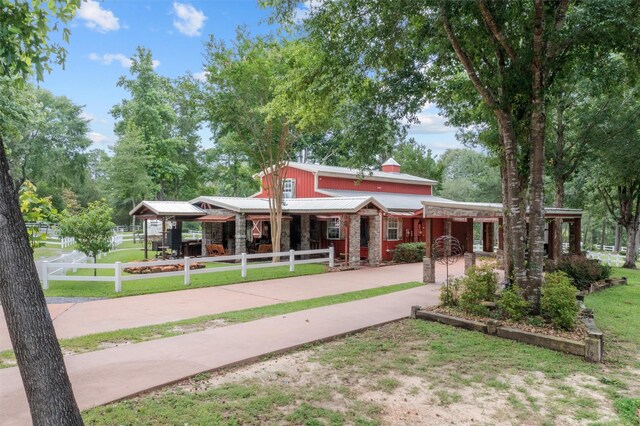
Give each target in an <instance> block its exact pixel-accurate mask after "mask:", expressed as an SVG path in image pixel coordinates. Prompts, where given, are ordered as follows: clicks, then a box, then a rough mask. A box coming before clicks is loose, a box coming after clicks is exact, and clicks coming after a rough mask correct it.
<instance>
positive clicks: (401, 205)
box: [324, 190, 448, 211]
mask: <svg viewBox="0 0 640 426" xmlns="http://www.w3.org/2000/svg"><path fill="white" fill-rule="evenodd" d="M324 192H325V193H327V194H330V195H334V196H336V197H357V196H361V197H362V196H365V197H373V198H375V199H376V200H377V201H378V202H379V203H380V204H382V205H383V206H384V207H385V208H386V209H387V210H410V211H416V210H420V209H422V202H423V201H424V200H443V201H448V200H446V199H445V198H440V197H435V196H433V195H420V194H398V193H395V192H369V191H367V192H365V191H340V190H324Z"/></svg>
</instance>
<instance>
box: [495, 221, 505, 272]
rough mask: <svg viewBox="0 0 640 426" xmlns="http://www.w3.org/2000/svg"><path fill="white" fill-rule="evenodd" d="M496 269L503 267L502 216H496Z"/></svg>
mask: <svg viewBox="0 0 640 426" xmlns="http://www.w3.org/2000/svg"><path fill="white" fill-rule="evenodd" d="M496 263H497V268H498V269H504V218H502V217H500V218H498V251H497V252H496Z"/></svg>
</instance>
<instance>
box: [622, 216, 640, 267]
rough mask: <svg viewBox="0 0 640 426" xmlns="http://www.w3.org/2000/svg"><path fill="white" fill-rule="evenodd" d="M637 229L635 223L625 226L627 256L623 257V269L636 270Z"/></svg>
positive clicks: (637, 225)
mask: <svg viewBox="0 0 640 426" xmlns="http://www.w3.org/2000/svg"><path fill="white" fill-rule="evenodd" d="M638 227H639V224H638V223H637V221H636V222H635V223H630V224H629V225H627V254H626V255H625V259H624V265H622V267H623V268H629V269H637V265H636V254H637V253H636V252H637V251H638V246H637V244H638Z"/></svg>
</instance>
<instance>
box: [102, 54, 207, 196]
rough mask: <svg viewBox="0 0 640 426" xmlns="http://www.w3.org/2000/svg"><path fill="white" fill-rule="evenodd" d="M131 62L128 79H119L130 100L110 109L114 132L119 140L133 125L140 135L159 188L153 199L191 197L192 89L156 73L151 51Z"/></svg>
mask: <svg viewBox="0 0 640 426" xmlns="http://www.w3.org/2000/svg"><path fill="white" fill-rule="evenodd" d="M131 60H132V65H131V68H130V69H129V72H130V73H131V75H132V78H127V77H126V76H122V77H120V79H119V80H118V87H122V88H123V89H124V90H126V91H127V92H129V94H130V96H131V98H130V99H123V100H122V102H121V103H120V104H118V105H115V106H114V107H113V108H112V109H111V114H112V115H113V117H114V118H115V119H116V120H117V121H116V124H115V133H116V135H117V136H119V137H121V138H122V137H124V135H125V134H126V133H127V131H129V129H130V126H132V125H133V126H135V127H136V128H137V129H138V131H139V132H140V139H141V141H142V142H144V145H145V147H146V149H147V155H148V156H149V158H150V160H151V164H150V166H149V175H150V176H151V178H152V180H153V183H154V184H155V185H156V186H157V189H158V191H157V194H153V195H154V196H156V197H157V198H159V199H164V198H166V197H171V198H182V196H183V191H187V194H186V196H187V197H189V196H193V195H194V194H193V191H197V189H198V185H199V181H198V178H199V176H198V171H199V170H200V167H199V165H198V162H197V155H196V154H197V153H198V151H199V149H200V147H199V141H200V137H199V136H198V134H197V131H198V130H199V125H200V124H199V123H200V120H199V119H198V115H197V113H196V112H194V108H195V107H196V106H197V102H195V100H194V99H192V96H191V87H190V86H189V85H188V84H187V82H186V81H184V80H181V81H180V82H179V83H178V84H174V82H172V81H171V80H170V79H169V78H167V77H163V76H160V75H159V74H158V73H156V72H155V70H154V69H153V57H152V54H151V51H150V50H149V49H146V48H144V47H138V48H137V49H136V53H135V55H134V56H133V58H131Z"/></svg>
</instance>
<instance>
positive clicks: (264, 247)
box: [258, 244, 273, 253]
mask: <svg viewBox="0 0 640 426" xmlns="http://www.w3.org/2000/svg"><path fill="white" fill-rule="evenodd" d="M272 251H273V245H272V244H260V247H258V253H271V252H272Z"/></svg>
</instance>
